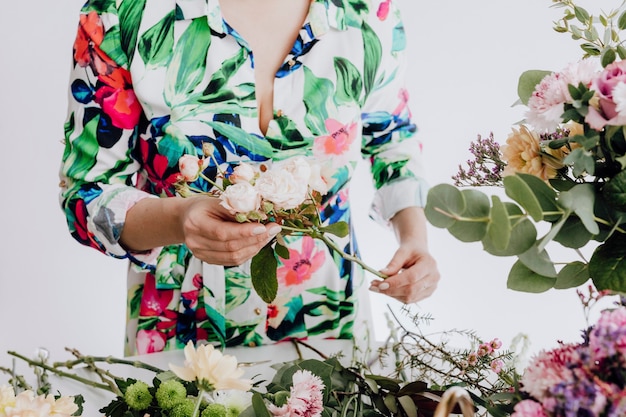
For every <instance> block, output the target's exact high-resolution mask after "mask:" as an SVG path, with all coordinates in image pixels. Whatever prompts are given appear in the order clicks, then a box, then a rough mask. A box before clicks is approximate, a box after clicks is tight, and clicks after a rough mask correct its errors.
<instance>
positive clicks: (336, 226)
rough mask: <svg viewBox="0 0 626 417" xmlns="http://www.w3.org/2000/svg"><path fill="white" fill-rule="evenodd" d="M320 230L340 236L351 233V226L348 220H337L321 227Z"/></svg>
mask: <svg viewBox="0 0 626 417" xmlns="http://www.w3.org/2000/svg"><path fill="white" fill-rule="evenodd" d="M320 230H321V231H322V232H324V233H330V234H332V235H335V236H339V237H346V236H348V233H350V226H348V223H346V222H337V223H332V224H329V225H328V226H324V227H321V228H320Z"/></svg>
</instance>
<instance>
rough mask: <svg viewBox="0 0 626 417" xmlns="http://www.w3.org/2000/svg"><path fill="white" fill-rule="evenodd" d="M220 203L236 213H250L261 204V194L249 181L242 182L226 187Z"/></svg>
mask: <svg viewBox="0 0 626 417" xmlns="http://www.w3.org/2000/svg"><path fill="white" fill-rule="evenodd" d="M220 200H222V201H221V202H220V204H221V205H222V206H223V207H224V208H226V209H227V210H230V211H233V212H236V213H248V212H250V211H254V210H257V209H258V208H259V206H260V205H261V196H260V195H259V193H258V192H257V190H255V189H254V187H253V186H252V184H250V183H249V182H240V183H237V184H233V185H230V186H228V187H226V189H225V190H224V192H223V193H222V194H221V195H220Z"/></svg>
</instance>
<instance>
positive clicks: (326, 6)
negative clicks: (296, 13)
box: [175, 0, 347, 37]
mask: <svg viewBox="0 0 626 417" xmlns="http://www.w3.org/2000/svg"><path fill="white" fill-rule="evenodd" d="M175 1H176V20H189V19H195V18H197V17H201V16H206V17H207V20H208V22H209V27H210V28H211V29H212V30H213V31H214V32H216V33H224V32H225V31H226V29H225V27H224V22H223V21H222V12H221V10H220V4H219V1H218V0H175ZM307 21H308V22H309V23H310V24H311V28H312V30H313V35H314V36H315V37H317V36H321V35H323V34H324V33H326V32H327V31H328V29H330V28H333V29H337V30H346V29H347V25H346V22H345V17H344V13H343V10H340V8H338V7H337V6H336V5H335V4H334V2H333V1H331V0H312V1H311V7H310V9H309V15H308V17H307Z"/></svg>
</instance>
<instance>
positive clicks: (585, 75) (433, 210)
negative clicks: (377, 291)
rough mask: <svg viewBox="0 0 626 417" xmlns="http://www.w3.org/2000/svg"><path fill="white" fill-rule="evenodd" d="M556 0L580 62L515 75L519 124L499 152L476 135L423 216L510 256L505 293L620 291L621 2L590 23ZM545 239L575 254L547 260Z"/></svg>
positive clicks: (625, 273)
mask: <svg viewBox="0 0 626 417" xmlns="http://www.w3.org/2000/svg"><path fill="white" fill-rule="evenodd" d="M553 3H554V6H555V7H560V8H562V9H563V10H564V15H563V18H562V19H560V20H559V21H558V22H556V24H555V30H556V31H557V32H561V33H569V34H571V36H572V37H573V38H574V39H575V40H579V41H581V45H580V46H581V48H582V49H583V51H584V56H583V59H582V60H580V61H579V62H576V63H573V64H570V65H569V66H567V67H566V68H565V69H563V70H561V71H556V72H553V71H535V70H533V71H527V72H525V73H523V74H522V75H521V77H520V79H519V87H518V94H519V102H520V103H521V104H524V105H526V106H527V112H526V117H525V120H524V121H523V122H522V123H521V124H519V126H517V127H516V128H513V130H512V133H511V134H510V135H509V137H508V138H507V139H506V143H505V144H504V145H503V146H501V147H500V146H499V145H498V144H497V143H496V142H495V141H494V140H493V136H490V137H489V139H482V138H481V137H480V136H479V138H478V141H477V142H476V143H473V144H472V146H471V148H470V150H471V152H472V153H473V154H474V156H475V160H474V161H468V164H469V167H468V169H467V170H465V169H463V168H462V167H460V171H459V173H458V174H457V175H455V176H454V177H453V179H454V181H455V185H449V184H440V185H438V186H435V187H433V188H432V189H431V191H430V193H429V196H428V200H427V207H426V215H427V218H428V220H429V221H430V222H431V223H432V224H433V225H434V226H436V227H440V228H446V229H447V230H448V231H449V232H450V233H451V234H452V235H453V236H454V237H456V238H457V239H459V240H461V241H464V242H481V243H482V246H483V249H484V250H485V251H487V252H488V253H490V254H492V255H495V256H514V257H516V258H517V260H516V262H515V263H514V264H513V266H512V268H511V270H510V273H509V275H508V282H507V286H508V287H509V288H511V289H514V290H519V291H527V292H543V291H546V290H548V289H550V288H558V289H562V288H572V287H577V286H579V285H582V284H583V283H585V282H586V281H587V280H589V279H590V278H591V279H592V280H593V283H594V285H595V286H596V287H597V288H598V289H600V290H608V289H610V290H614V291H619V292H623V291H626V258H625V257H624V248H625V247H626V227H625V226H624V225H625V224H626V169H625V168H626V60H624V59H625V58H626V48H625V47H624V46H623V45H622V41H621V40H620V36H619V35H620V32H621V31H623V30H624V29H626V5H625V4H622V5H621V6H620V7H619V8H618V9H617V10H613V11H611V12H609V13H602V14H600V15H599V16H598V17H594V16H593V15H591V14H590V13H589V12H588V11H587V10H585V9H584V8H582V7H579V6H577V5H576V4H575V3H574V2H573V1H571V0H553ZM464 185H471V186H481V185H501V186H503V188H504V192H505V193H506V196H508V197H509V198H510V199H511V200H512V201H506V200H503V199H502V198H500V196H498V195H492V196H491V198H490V197H489V196H488V195H486V194H485V193H483V192H481V191H478V190H476V189H475V188H472V189H463V190H461V189H460V187H461V186H464ZM538 226H541V227H538ZM543 226H546V227H545V228H543ZM539 230H541V233H540V232H539ZM544 230H545V232H544ZM542 233H543V234H542ZM554 243H556V244H559V245H560V246H562V247H564V248H568V249H572V250H573V251H574V253H575V254H576V255H577V258H574V259H575V260H571V261H568V262H562V261H560V260H559V259H553V256H551V253H550V252H549V250H551V249H553V248H554V247H555V246H554ZM588 247H592V249H593V253H592V254H591V257H590V258H589V259H587V257H586V256H585V253H584V250H583V249H584V248H588Z"/></svg>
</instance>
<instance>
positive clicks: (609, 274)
mask: <svg viewBox="0 0 626 417" xmlns="http://www.w3.org/2000/svg"><path fill="white" fill-rule="evenodd" d="M589 273H590V274H591V279H592V280H593V283H594V284H595V286H596V288H597V289H598V290H612V291H617V292H623V293H626V235H624V234H623V233H615V234H614V235H613V236H611V237H610V238H608V239H607V240H606V242H604V243H603V244H602V245H600V246H598V247H597V248H596V250H595V251H594V252H593V255H592V256H591V260H590V261H589Z"/></svg>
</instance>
